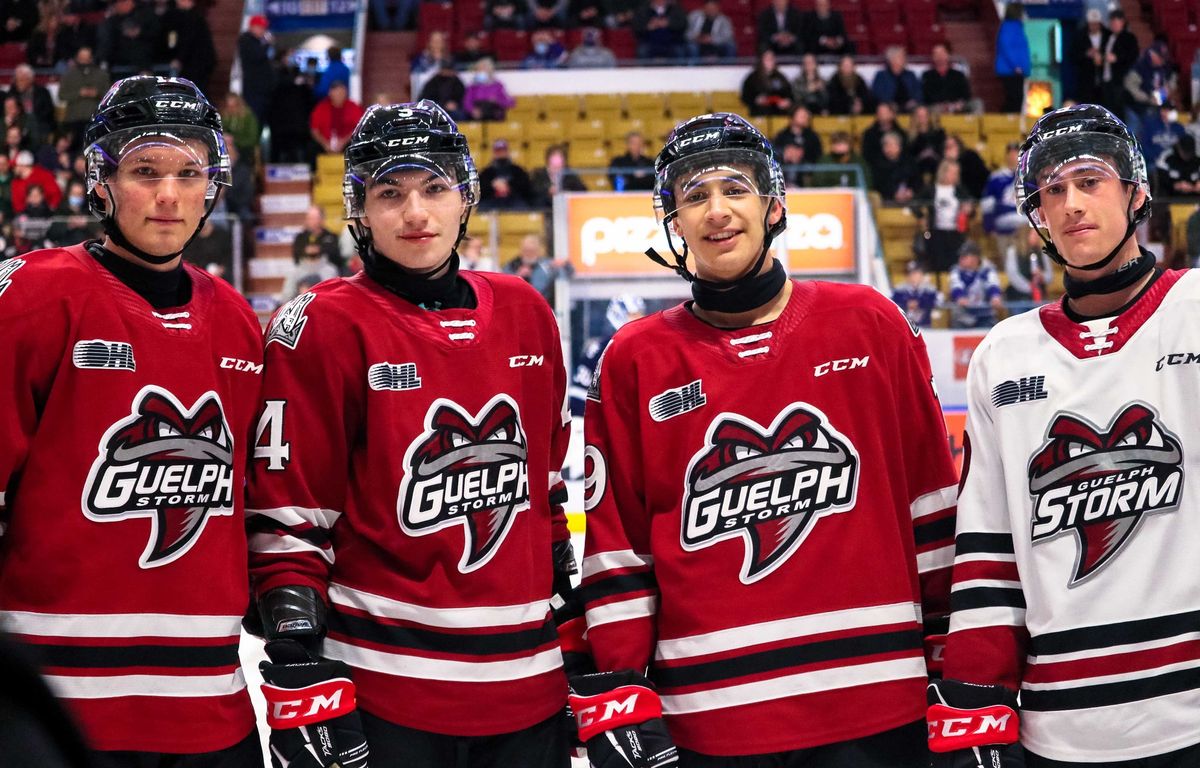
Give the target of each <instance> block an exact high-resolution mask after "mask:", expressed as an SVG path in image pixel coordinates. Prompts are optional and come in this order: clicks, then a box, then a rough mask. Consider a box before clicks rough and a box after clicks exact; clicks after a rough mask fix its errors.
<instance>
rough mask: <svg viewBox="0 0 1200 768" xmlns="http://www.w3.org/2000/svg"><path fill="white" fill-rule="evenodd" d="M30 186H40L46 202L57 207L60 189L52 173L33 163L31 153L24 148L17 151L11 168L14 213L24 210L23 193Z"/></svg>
mask: <svg viewBox="0 0 1200 768" xmlns="http://www.w3.org/2000/svg"><path fill="white" fill-rule="evenodd" d="M30 187H41V188H42V192H43V193H44V194H45V196H46V203H47V205H49V206H50V207H51V208H57V207H58V204H59V203H60V202H62V189H60V188H59V186H58V182H57V181H55V180H54V174H52V173H50V171H47V170H46V169H45V168H42V167H41V166H39V165H36V164H34V161H33V153H32V152H30V151H29V150H27V149H24V150H21V151H20V152H18V153H17V162H16V165H15V166H14V169H13V180H12V188H11V193H12V204H13V212H14V213H21V212H22V211H24V210H25V194H26V192H28V191H29V188H30Z"/></svg>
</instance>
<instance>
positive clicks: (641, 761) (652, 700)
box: [568, 671, 679, 768]
mask: <svg viewBox="0 0 1200 768" xmlns="http://www.w3.org/2000/svg"><path fill="white" fill-rule="evenodd" d="M568 700H569V702H570V705H571V708H572V709H573V710H574V711H575V719H576V721H577V722H578V723H579V738H580V739H581V740H582V741H583V742H584V743H585V744H587V754H588V762H589V763H591V765H592V766H593V768H665V766H674V765H678V763H679V757H678V755H677V754H676V751H675V744H674V742H672V741H671V735H670V734H669V733H668V732H667V725H666V723H664V722H663V719H662V704H661V703H659V700H658V694H657V693H655V692H654V685H653V684H652V683H651V682H650V681H649V680H647V679H646V678H645V677H643V676H642V675H639V674H638V673H637V672H633V671H625V672H600V673H597V674H594V675H584V676H582V677H575V678H572V679H571V695H570V696H569V697H568Z"/></svg>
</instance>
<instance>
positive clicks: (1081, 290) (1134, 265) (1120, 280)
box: [1063, 247, 1154, 299]
mask: <svg viewBox="0 0 1200 768" xmlns="http://www.w3.org/2000/svg"><path fill="white" fill-rule="evenodd" d="M1138 251H1139V253H1138V257H1137V258H1136V259H1132V260H1130V261H1127V262H1126V263H1125V264H1123V265H1122V266H1121V268H1120V269H1118V270H1117V271H1116V272H1113V273H1111V274H1107V275H1104V276H1103V277H1097V278H1096V279H1095V280H1080V279H1079V278H1076V277H1071V275H1070V274H1065V275H1063V287H1064V288H1066V290H1067V296H1069V297H1070V298H1072V299H1082V298H1083V297H1084V296H1095V295H1097V294H1105V293H1115V292H1117V291H1120V290H1123V289H1125V288H1128V287H1129V286H1131V285H1133V284H1134V283H1136V282H1137V281H1138V280H1141V279H1142V278H1143V277H1145V276H1146V275H1148V274H1149V273H1150V271H1151V270H1152V269H1154V254H1153V253H1151V252H1150V251H1147V250H1146V249H1145V248H1141V247H1139V248H1138Z"/></svg>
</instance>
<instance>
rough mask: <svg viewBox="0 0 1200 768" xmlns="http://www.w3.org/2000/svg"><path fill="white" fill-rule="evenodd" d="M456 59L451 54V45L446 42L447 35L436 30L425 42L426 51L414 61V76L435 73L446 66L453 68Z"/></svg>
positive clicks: (419, 54)
mask: <svg viewBox="0 0 1200 768" xmlns="http://www.w3.org/2000/svg"><path fill="white" fill-rule="evenodd" d="M453 64H454V57H453V56H452V55H451V54H450V45H449V44H448V43H447V42H446V33H445V32H443V31H441V30H440V29H435V30H433V31H432V32H430V33H429V39H427V40H426V41H425V49H424V50H423V51H421V52H420V53H418V54H417V55H416V56H415V57H414V58H413V60H412V72H413V74H414V75H416V74H420V73H422V72H435V71H437V70H439V69H441V68H442V67H445V66H453Z"/></svg>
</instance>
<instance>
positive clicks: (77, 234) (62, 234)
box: [46, 179, 101, 248]
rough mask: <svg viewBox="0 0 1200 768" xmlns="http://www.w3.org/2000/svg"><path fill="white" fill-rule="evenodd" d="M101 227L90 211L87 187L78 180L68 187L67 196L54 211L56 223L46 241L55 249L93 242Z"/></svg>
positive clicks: (47, 234)
mask: <svg viewBox="0 0 1200 768" xmlns="http://www.w3.org/2000/svg"><path fill="white" fill-rule="evenodd" d="M100 231H101V230H100V227H99V226H98V225H97V223H96V221H95V220H94V219H93V218H92V216H91V212H90V211H88V205H87V196H86V187H85V186H84V183H83V182H82V181H79V180H78V179H76V180H73V181H71V183H70V184H68V185H67V194H66V195H65V196H63V199H62V203H61V204H59V206H58V208H57V209H56V210H55V211H54V223H53V224H52V225H51V226H50V231H49V232H47V233H46V239H47V240H49V241H50V242H51V243H53V244H54V246H55V247H58V248H62V247H65V246H68V245H75V244H76V243H82V242H83V241H85V240H91V239H93V238H95V237H96V236H97V235H98V234H99V233H100Z"/></svg>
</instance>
